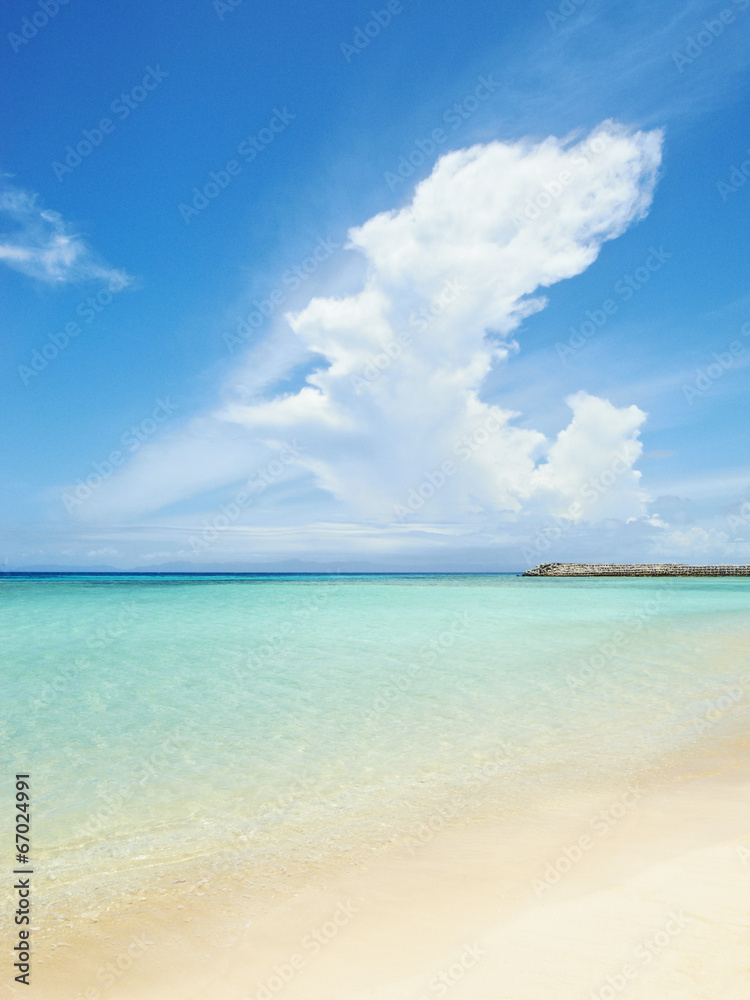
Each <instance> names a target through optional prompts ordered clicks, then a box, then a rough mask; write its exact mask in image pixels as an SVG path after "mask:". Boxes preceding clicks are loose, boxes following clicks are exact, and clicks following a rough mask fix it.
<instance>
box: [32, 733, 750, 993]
mask: <svg viewBox="0 0 750 1000" xmlns="http://www.w3.org/2000/svg"><path fill="white" fill-rule="evenodd" d="M722 728H723V729H724V730H725V731H724V732H723V733H722V734H721V735H720V734H718V733H717V739H716V741H715V746H714V747H713V749H711V751H710V755H709V756H706V755H705V754H702V755H701V756H687V757H685V758H683V759H682V760H681V761H679V762H673V763H672V764H670V765H669V766H667V768H666V769H664V770H662V771H655V772H653V773H652V775H651V782H652V783H649V782H648V780H645V781H644V782H642V783H641V784H640V785H638V784H636V787H635V789H634V788H632V787H631V783H630V782H627V783H623V784H621V785H619V786H618V785H617V784H616V783H615V784H614V785H612V787H610V788H609V789H607V790H605V789H600V790H599V792H597V793H589V794H586V793H582V792H580V791H575V792H569V791H564V790H563V791H560V792H559V793H558V794H557V795H555V796H552V797H551V798H549V799H547V800H546V801H544V802H538V803H536V804H535V805H534V806H533V807H531V808H527V809H526V810H524V811H523V812H522V813H520V814H518V815H516V816H510V817H505V818H503V819H490V820H488V819H482V820H476V821H471V820H469V821H468V822H463V823H455V824H451V825H448V826H446V827H445V828H444V829H442V830H437V831H435V832H434V833H433V834H432V835H430V836H429V837H426V838H425V840H424V842H423V843H419V844H417V845H416V846H415V845H414V844H412V845H404V844H403V843H400V844H395V845H393V846H392V847H389V848H387V849H384V850H381V851H379V852H376V853H374V854H372V855H371V856H370V857H369V858H359V859H354V863H352V861H351V860H350V861H349V862H347V861H346V860H345V859H343V858H340V859H333V860H332V861H329V862H327V863H323V864H320V865H318V866H317V868H316V866H314V865H313V866H311V867H310V868H309V869H308V870H307V871H305V872H303V873H294V872H292V871H288V872H284V871H283V870H282V871H279V872H277V873H276V875H275V876H274V877H269V878H267V879H262V880H251V879H249V878H247V877H246V876H241V875H240V873H239V872H231V871H228V872H227V875H226V878H225V879H223V880H222V879H214V880H212V879H209V878H206V879H205V880H202V881H201V880H198V881H197V882H194V883H192V884H189V883H188V880H185V881H184V882H183V886H181V887H180V886H178V883H179V881H180V873H179V872H177V871H175V872H173V873H172V877H171V878H169V879H160V880H158V882H157V883H156V884H155V885H154V886H153V888H152V889H151V890H143V889H141V891H139V892H137V893H133V895H132V896H131V898H130V899H129V900H124V901H123V902H124V903H125V904H126V905H124V906H123V907H122V909H121V911H120V912H119V913H116V914H115V913H113V914H110V915H107V914H99V915H94V914H89V915H88V920H87V915H86V914H85V913H84V914H82V921H83V923H84V924H86V926H85V927H83V926H80V925H79V926H78V927H74V926H72V925H68V927H67V928H66V930H65V931H63V928H59V930H60V931H61V932H62V933H61V934H60V938H59V939H58V940H57V941H55V942H48V944H47V946H46V949H47V950H45V951H38V952H37V955H36V960H35V963H34V979H33V984H34V995H35V996H37V997H40V998H43V1000H47V998H49V1000H52V998H55V1000H58V998H59V997H60V996H65V998H66V1000H67V998H71V1000H72V998H85V1000H105V998H106V1000H110V998H111V1000H120V998H122V1000H136V998H140V1000H152V998H153V1000H157V998H158V1000H177V998H178V997H179V998H180V1000H190V998H193V997H195V998H196V1000H198V997H202V996H206V995H208V994H210V995H212V996H214V997H216V998H217V1000H268V998H269V997H273V996H276V995H277V994H280V995H282V996H283V997H284V998H285V1000H331V998H336V1000H339V998H340V1000H364V998H365V997H367V998H372V1000H421V998H422V997H424V998H425V1000H427V998H429V997H437V996H440V995H442V994H441V993H440V991H439V986H440V984H441V982H442V981H441V980H440V978H439V977H440V974H441V972H443V971H445V969H450V968H451V967H453V966H455V968H454V969H453V972H454V978H455V982H453V981H451V982H449V983H448V986H449V987H450V990H451V997H452V998H453V997H455V1000H464V998H465V1000H485V998H486V1000H494V998H495V997H496V996H497V987H498V985H499V984H502V985H503V988H504V989H507V990H510V992H511V994H512V995H513V996H514V1000H534V998H536V997H539V996H547V995H549V996H550V997H552V996H554V997H555V998H556V1000H568V998H570V1000H576V998H578V997H582V998H586V1000H588V998H589V996H591V997H597V996H599V995H601V994H599V993H598V991H599V986H598V985H597V984H600V985H602V986H606V985H607V979H606V977H607V976H610V977H611V978H615V979H616V981H617V982H620V979H617V978H616V977H618V976H619V977H624V976H625V973H624V972H623V971H621V967H622V968H624V966H625V965H626V964H628V962H626V961H625V958H628V961H629V962H630V964H631V965H632V960H633V955H634V949H635V948H637V947H641V948H645V945H644V944H643V942H648V941H650V940H652V939H653V940H656V935H659V934H660V935H661V937H659V940H660V941H662V940H664V941H665V944H664V947H659V948H657V952H658V954H656V953H655V957H654V959H653V961H652V960H648V961H645V960H644V961H643V963H642V965H643V967H642V968H640V967H638V968H637V973H638V974H637V976H636V977H635V978H634V979H633V981H632V983H631V982H630V981H629V980H628V996H632V997H633V998H634V1000H635V998H641V997H642V998H644V1000H664V998H668V997H672V996H674V997H675V998H677V997H678V996H679V997H680V1000H693V998H695V1000H698V998H701V997H704V996H705V995H706V993H705V992H703V993H702V992H700V989H706V988H709V989H715V981H714V979H713V978H711V977H713V976H716V975H718V974H719V971H720V969H719V966H721V967H722V968H729V967H731V966H732V963H733V962H734V963H735V965H737V968H739V965H738V963H741V956H740V951H741V949H740V945H739V943H736V944H732V945H731V947H728V946H727V941H726V938H727V935H729V936H730V937H731V934H732V933H734V929H735V928H736V927H745V926H747V925H748V924H750V893H748V892H747V889H748V888H750V863H748V859H749V858H750V752H749V748H748V745H747V741H746V739H745V738H744V733H743V731H742V727H741V725H740V724H739V721H738V723H737V725H732V726H731V728H728V727H727V726H726V725H724V726H722ZM644 778H647V776H644ZM743 850H744V851H745V853H744V854H743ZM556 875H558V876H559V878H556V877H555V876H556ZM174 876H177V878H175V877H174ZM170 882H171V886H169V883H170ZM170 888H171V891H170ZM178 888H183V889H184V891H183V892H175V890H177V889H178ZM742 894H744V895H742ZM675 908H677V910H676V911H675V912H679V909H680V908H682V910H684V912H685V913H686V914H687V918H686V919H687V923H686V922H685V921H683V923H684V926H683V927H682V928H681V929H680V933H679V935H677V934H675V935H670V937H669V940H668V941H666V939H664V934H667V933H668V931H666V930H664V928H665V927H666V921H667V920H668V919H673V918H670V917H669V913H670V912H671V911H672V910H675ZM722 914H723V916H722ZM731 914H733V916H731V917H730V915H731ZM708 917H710V918H711V919H710V920H708ZM707 921H708V922H707ZM670 926H672V928H673V929H674V926H675V925H674V924H673V925H670ZM649 934H650V935H651V937H649V936H648V935H649ZM717 936H719V937H720V938H721V941H719V942H715V941H714V938H717ZM63 937H64V938H65V940H62V938H63ZM672 938H674V940H672ZM572 940H575V941H576V942H577V944H576V949H577V952H576V954H577V955H578V959H577V960H576V961H573V958H572V957H571V953H570V944H571V941H572ZM732 940H734V939H732ZM623 942H628V944H627V947H624V945H623ZM719 945H720V947H719ZM472 949H473V950H472ZM537 953H539V954H537ZM623 954H625V958H622V959H621V956H622V955H623ZM712 954H714V955H715V959H716V961H715V963H713V959H712V958H711V955H712ZM696 955H698V957H699V958H700V962H699V965H700V968H698V969H697V971H694V972H693V973H690V972H689V969H690V968H692V967H693V966H695V962H696ZM446 956H447V957H448V958H450V957H451V956H453V957H454V958H455V962H454V963H451V962H448V961H447V957H446ZM462 956H463V957H462ZM542 956H544V957H543V960H542ZM480 958H481V961H480ZM657 958H658V959H659V960H658V961H657V960H656V959H657ZM462 962H463V963H464V965H461V963H462ZM618 962H619V964H618ZM456 963H457V964H456ZM472 963H473V964H472ZM540 963H541V966H544V969H546V970H547V971H546V972H545V971H544V969H542V970H541V971H540ZM576 963H577V964H576ZM701 963H702V964H701ZM712 963H713V964H712ZM459 966H461V968H463V972H462V973H461V975H460V977H459V976H458V968H459ZM464 966H465V967H464ZM560 968H565V969H566V970H567V971H566V972H565V975H564V977H563V982H562V983H561V982H560V977H559V975H558V971H559V969H560ZM599 969H600V970H601V975H600V974H599V972H597V971H596V970H599ZM445 974H446V975H447V976H448V977H449V980H450V977H451V974H450V972H449V971H448V972H446V973H445ZM675 975H677V976H678V979H677V980H676V981H679V982H680V983H681V986H680V989H679V990H677V991H676V992H669V990H670V989H671V990H673V991H674V990H675V987H674V986H669V983H670V982H671V979H670V977H673V976H675ZM690 975H693V976H694V980H695V989H694V988H693V985H691V982H690V978H689V977H690ZM722 975H724V973H722ZM738 975H739V973H738ZM284 976H288V977H289V978H288V980H284ZM597 976H599V978H598V979H597ZM686 976H687V977H688V978H687V979H686V978H685V977H686ZM436 977H437V978H436ZM456 977H458V978H456ZM540 977H541V978H540ZM545 977H547V978H545ZM654 977H656V978H654ZM660 977H661V978H660ZM626 978H627V977H626ZM724 978H725V980H726V982H725V984H724V986H723V987H722V990H721V992H720V995H721V996H722V1000H734V997H735V996H736V997H737V1000H739V998H740V996H742V995H744V994H742V993H741V992H740V991H741V990H743V989H744V981H743V980H742V979H741V977H740V978H738V979H737V983H736V984H734V983H733V982H731V981H730V980H728V979H726V975H725V976H724ZM277 980H278V982H277ZM433 980H434V982H433ZM431 983H432V986H431V985H430V984H431ZM61 984H64V985H65V987H66V989H65V992H64V993H61ZM269 984H270V985H269ZM279 984H280V987H279V989H274V987H275V986H278V985H279ZM649 984H650V985H649ZM701 984H702V985H701ZM444 985H445V984H444ZM568 986H569V987H570V988H569V989H568ZM19 990H20V987H19ZM264 990H265V992H264ZM586 990H588V992H586ZM644 990H645V992H644ZM649 990H651V992H649ZM733 990H735V992H733ZM535 991H536V992H535ZM547 991H548V992H547ZM665 991H666V992H665ZM19 995H22V994H20V992H19ZM615 995H618V994H615ZM717 995H719V994H717ZM606 997H607V992H606V990H605V991H604V994H603V995H601V1000H606Z"/></svg>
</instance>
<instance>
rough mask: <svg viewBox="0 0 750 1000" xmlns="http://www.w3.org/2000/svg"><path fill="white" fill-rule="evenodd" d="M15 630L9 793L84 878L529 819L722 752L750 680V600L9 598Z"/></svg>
mask: <svg viewBox="0 0 750 1000" xmlns="http://www.w3.org/2000/svg"><path fill="white" fill-rule="evenodd" d="M0 625H1V627H2V634H3V636H4V640H3V646H4V652H3V668H2V676H3V686H4V688H5V692H6V697H5V698H4V699H3V706H2V710H1V711H2V717H1V719H0V722H1V729H0V735H1V737H2V743H3V747H2V750H3V756H4V757H5V759H6V760H7V761H8V762H9V766H8V768H7V769H6V773H8V771H9V770H11V769H15V770H22V771H29V772H30V773H31V775H32V791H33V796H34V808H35V811H34V823H33V830H34V840H33V844H34V853H35V856H36V858H37V859H39V860H40V861H42V862H44V863H45V864H46V865H47V867H48V870H50V871H57V872H58V873H59V874H61V875H63V876H64V875H65V872H66V871H67V870H68V868H69V867H70V869H71V870H72V869H73V868H77V870H78V871H80V870H81V866H82V865H83V864H85V865H86V866H87V868H88V869H89V870H95V869H96V868H97V866H106V867H107V868H108V869H109V870H110V871H112V870H116V869H117V868H118V867H122V868H126V867H127V866H128V865H130V864H132V863H133V862H134V861H135V860H138V861H139V862H142V863H147V862H149V861H152V860H153V861H157V862H158V861H159V860H167V859H175V858H188V857H196V856H210V855H212V854H213V853H215V852H217V851H220V850H221V849H223V848H226V847H229V848H230V849H231V850H232V851H233V852H234V853H235V856H237V857H239V856H240V855H241V856H242V857H243V858H246V859H248V860H250V861H252V860H253V859H262V858H265V859H276V861H277V862H278V863H283V861H284V859H285V858H287V857H288V856H291V854H292V853H294V852H297V853H299V852H301V853H302V854H303V855H305V856H306V857H308V858H311V857H320V856H323V855H325V853H326V852H327V851H331V850H336V849H344V848H345V847H346V846H347V845H348V844H350V843H352V842H354V841H355V840H358V839H359V840H368V841H372V842H373V843H374V842H377V841H379V840H380V841H383V840H387V839H388V838H389V837H392V836H397V835H398V834H399V832H403V831H404V829H407V830H408V828H409V826H408V824H409V823H410V822H416V821H417V819H418V817H420V816H424V815H429V811H430V810H434V809H435V808H438V807H439V804H440V803H446V802H448V803H451V802H452V803H454V804H455V810H454V812H456V814H461V815H479V814H481V813H483V812H484V813H489V812H492V811H498V810H502V809H508V808H513V806H514V804H515V803H519V802H521V801H522V800H525V798H528V797H529V796H531V797H533V795H534V794H535V790H537V789H541V788H542V787H550V786H555V785H556V784H558V785H559V784H561V783H578V784H579V785H586V784H588V783H591V782H595V781H598V780H599V779H602V780H603V779H606V778H608V777H609V776H612V775H617V774H623V773H626V772H628V771H637V769H638V767H639V766H641V765H642V764H643V763H653V762H654V761H659V760H667V759H669V758H670V755H673V754H675V753H679V752H681V751H683V750H685V749H689V748H691V747H693V746H694V745H696V744H697V743H700V742H701V741H706V740H710V738H711V733H712V731H713V730H712V726H711V725H709V726H708V727H707V728H706V729H705V731H703V732H701V731H699V729H698V728H697V727H696V725H695V720H696V719H699V720H701V719H706V717H707V713H709V714H710V713H712V712H713V715H712V719H711V722H712V723H713V722H715V721H721V720H722V719H726V718H730V717H731V713H732V712H739V711H743V710H744V707H745V706H744V701H743V700H742V697H743V692H744V690H745V689H744V688H740V689H736V690H740V696H738V697H736V698H735V699H734V700H731V699H727V696H726V695H725V689H726V686H727V685H731V684H732V683H735V684H736V681H737V678H738V677H740V676H741V675H742V674H743V672H744V673H750V671H749V670H748V668H747V667H746V666H744V663H743V660H742V657H741V651H742V647H743V643H744V641H745V636H746V634H747V628H748V625H750V580H744V579H678V580H663V579H662V580H659V579H604V580H603V579H588V580H587V579H570V580H565V579H561V580H545V579H525V578H520V577H515V576H408V577H405V576H349V577H314V576H297V577H291V576H286V577H284V576H275V577H262V576H255V577H236V576H231V577H221V576H213V577H191V576H184V577H179V576H169V577H143V576H132V577H125V576H111V577H103V576H90V577H84V576H79V577H66V576H59V577H45V578H34V577H26V578H5V579H1V580H0ZM743 667H744V670H743ZM722 697H723V698H724V699H725V701H724V702H721V704H722V705H724V708H719V709H717V708H716V706H717V705H719V704H720V702H719V701H718V700H717V699H721V698H722ZM725 703H726V704H725ZM714 729H715V727H714ZM405 823H406V827H405V826H404V824H405Z"/></svg>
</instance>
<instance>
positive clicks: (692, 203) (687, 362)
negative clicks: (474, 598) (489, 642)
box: [0, 0, 750, 570]
mask: <svg viewBox="0 0 750 1000" xmlns="http://www.w3.org/2000/svg"><path fill="white" fill-rule="evenodd" d="M45 9H46V13H45ZM373 12H375V15H376V16H374V15H373ZM722 12H723V13H722ZM2 18H3V29H2V43H3V44H4V45H5V56H4V59H3V60H2V70H1V72H2V76H3V79H2V83H3V93H4V94H5V96H6V100H5V101H4V102H3V107H2V110H1V111H0V114H2V136H3V145H2V159H1V160H0V171H2V175H3V176H2V187H0V207H1V208H2V213H0V234H1V235H0V288H1V290H2V291H1V294H2V305H3V338H2V343H3V354H2V361H3V363H2V368H1V374H0V378H2V405H3V408H4V419H3V431H4V433H3V446H2V466H1V469H2V471H1V476H2V485H1V493H0V495H1V496H2V510H3V522H4V526H3V527H4V530H3V546H2V551H1V552H0V555H2V557H3V558H4V559H5V562H6V565H7V566H8V567H9V568H23V567H32V566H44V565H54V566H71V567H73V566H80V567H86V566H115V567H118V568H131V567H137V568H150V567H154V566H161V565H165V564H166V565H173V564H174V565H177V564H181V563H190V564H193V565H195V566H196V567H200V566H208V565H221V564H227V565H228V564H232V565H235V564H243V565H247V566H253V565H258V566H261V565H263V566H265V565H276V564H279V565H282V564H286V562H287V561H288V560H295V559H298V560H302V561H303V562H304V563H305V564H308V563H309V564H310V565H312V564H320V565H334V564H335V565H343V564H346V565H352V566H353V565H363V566H364V565H370V566H373V567H378V568H384V569H391V568H393V569H431V568H437V569H456V570H461V569H476V568H479V569H488V570H491V569H518V568H526V565H528V564H529V563H530V562H538V561H550V560H554V559H561V560H562V559H594V558H596V559H600V558H609V559H618V560H621V561H627V560H640V559H646V558H648V559H654V560H659V561H662V560H667V559H668V560H674V561H680V562H705V561H719V562H750V503H748V501H750V461H748V448H747V445H748V435H749V433H750V432H749V431H748V422H747V415H748V406H747V402H746V394H747V379H748V370H749V369H748V359H750V326H746V324H748V323H749V322H750V293H749V292H748V285H747V249H746V248H747V231H748V218H749V215H750V213H749V211H748V209H749V205H750V184H747V183H746V179H747V176H748V175H749V174H750V162H749V161H750V116H749V115H748V112H747V107H748V101H747V98H748V80H747V73H746V71H747V63H748V51H749V50H748V44H747V42H748V34H749V32H748V28H749V27H750V2H747V0H739V2H735V0H727V2H726V3H723V4H722V3H702V2H693V3H671V2H668V3H661V4H658V5H654V4H648V3H627V4H626V3H612V2H610V3H606V4H605V3H601V2H596V0H585V2H583V3H580V4H577V5H576V4H574V3H573V2H572V0H568V2H565V0H564V2H563V3H562V4H560V5H552V4H545V3H535V2H525V3H523V4H521V3H511V4H504V5H501V4H489V3H484V2H476V3H472V4H471V5H466V6H460V7H459V6H458V5H456V4H448V3H446V2H442V0H435V2H433V3H431V4H429V5H427V4H424V3H419V2H403V3H398V2H396V0H393V2H392V3H391V4H390V5H388V4H377V5H375V6H374V7H373V6H372V5H371V4H357V3H349V2H346V3H344V2H339V3H325V4H324V3H320V2H312V3H309V4H305V5H301V4H291V3H284V2H281V3H277V4H274V5H265V6H262V5H259V4H257V3H253V2H251V0H242V2H240V3H238V4H235V5H229V4H224V3H221V2H220V3H216V4H213V3H211V2H209V0H206V2H204V3H199V4H195V5H192V7H191V9H190V10H189V11H186V10H175V9H173V7H172V5H168V4H165V3H161V2H156V3H154V2H151V3H148V4H146V3H140V2H134V3H131V4H128V5H127V6H126V7H124V6H120V7H116V6H110V5H106V6H100V7H97V6H94V5H91V4H85V3H82V2H79V0H68V2H67V3H65V4H58V3H56V2H52V0H50V2H49V3H47V4H46V8H45V5H44V4H41V3H36V4H35V3H24V4H21V5H14V6H13V8H12V9H10V8H9V9H6V10H4V12H3V14H2ZM367 32H369V34H368V33H367ZM365 40H368V41H367V44H366V45H365V44H363V43H364V41H365ZM592 136H593V137H598V138H597V139H592V138H591V137H592ZM600 147H601V148H600ZM450 153H453V154H454V156H453V157H451V156H447V158H445V159H443V160H440V157H445V156H446V154H450ZM581 156H583V157H584V160H583V161H582V160H581ZM66 157H67V159H66ZM576 157H577V159H576ZM582 162H586V163H587V165H586V166H585V167H576V163H579V164H580V163H582ZM743 162H744V163H745V165H746V173H743V170H742V164H743ZM399 168H400V174H399ZM561 172H566V177H567V176H568V175H570V177H571V180H570V181H569V182H566V183H562V182H560V181H559V176H560V175H561ZM556 184H559V186H560V192H558V191H557V187H556V186H555V185H556ZM206 185H208V188H207V189H206ZM417 185H421V186H420V187H419V188H417ZM415 192H417V198H416V200H415ZM419 192H421V194H419ZM543 192H547V194H548V195H549V198H548V199H547V198H546V196H545V195H544V194H543ZM550 192H551V193H550ZM506 194H507V197H506ZM540 195H541V196H542V197H541V199H540ZM509 199H510V200H509ZM513 199H515V200H513ZM540 205H541V207H540ZM592 206H593V207H592ZM381 213H390V214H387V215H385V216H383V215H381ZM535 213H536V215H537V216H538V218H534V217H533V216H535ZM530 216H531V217H530ZM368 220H372V221H371V222H369V221H368ZM366 223H367V225H365V224H366ZM513 238H516V239H517V242H516V243H514V244H513V246H512V247H510V248H509V244H510V243H511V242H512V240H513ZM351 244H354V245H353V246H352V245H351ZM347 246H349V247H350V248H349V249H347ZM480 247H483V249H482V250H481V251H480V250H479V249H477V248H480ZM475 249H476V259H475ZM295 269H297V270H296V272H295ZM475 278H476V280H474V279H475ZM451 282H453V285H452V286H451V287H452V289H453V290H452V291H451V288H449V285H450V283H451ZM446 289H447V291H446ZM542 298H543V299H544V302H542V301H541V299H542ZM449 299H454V300H455V302H453V301H451V302H449V301H448V300H449ZM530 302H533V303H534V304H533V305H529V303H530ZM256 303H259V304H260V307H261V308H260V313H258V314H257V315H256V316H255V319H254V320H253V322H252V325H245V326H244V327H239V329H240V331H241V332H240V334H238V324H239V323H240V321H241V320H242V319H243V318H244V319H247V318H248V317H250V316H251V315H253V313H254V312H256V310H257V305H256ZM607 303H608V312H607V311H605V304H607ZM264 309H265V312H266V313H268V315H265V316H264V315H263V311H264ZM425 309H426V310H427V312H426V313H420V310H425ZM433 314H434V315H433ZM589 314H590V315H589ZM415 315H416V316H419V315H423V316H424V315H426V316H428V317H429V322H425V324H424V326H420V325H419V321H418V320H414V321H412V320H413V318H414V317H415ZM590 316H592V317H593V319H591V318H590ZM597 320H598V321H599V322H597ZM587 321H588V324H589V325H588V326H584V329H583V332H581V326H582V324H585V323H586V322H587ZM70 324H74V326H70ZM76 324H77V325H76ZM66 325H68V333H67V334H65V330H66ZM71 331H75V332H74V333H71ZM586 333H588V334H589V335H588V336H586V335H585V334H586ZM400 336H401V337H403V338H404V342H403V343H402V342H400V341H399V340H398V338H399V337H400ZM66 337H67V339H68V342H67V344H66ZM55 339H56V341H57V345H58V346H57V347H55V346H54V343H53V341H54V340H55ZM394 344H395V345H397V346H393V345H394ZM49 345H52V346H49ZM61 345H62V346H61ZM389 345H390V347H389ZM45 348H46V355H47V356H46V357H45V356H44V355H42V354H41V353H36V354H35V352H42V351H43V350H44V349H45ZM387 348H389V349H390V354H389V353H388V350H387ZM384 352H385V353H384ZM714 355H718V360H717V359H715V357H714ZM35 358H36V369H35V368H34V365H33V363H32V362H33V361H34V359H35ZM376 358H380V364H381V365H382V366H383V367H382V368H377V367H373V365H375V359H376ZM45 362H46V363H45ZM368 365H370V367H369V368H368V367H367V366H368ZM37 369H38V370H37ZM368 373H369V376H370V377H369V378H368ZM373 376H375V377H373ZM357 380H359V382H358V381H357ZM485 438H486V439H487V440H486V441H485ZM461 440H463V441H464V443H466V441H467V440H468V442H469V445H470V447H469V452H468V453H467V454H468V457H467V458H466V460H464V458H463V452H462V451H461V450H460V448H461V446H460V441H461ZM113 453H115V455H116V456H117V457H116V458H115V459H114V460H113V461H111V457H112V455H113ZM618 455H619V456H621V458H620V459H619V460H618V457H617V456H618ZM446 461H447V462H449V463H451V469H452V471H447V472H446V471H442V472H441V469H442V466H443V463H444V462H446ZM613 462H615V463H618V464H616V467H615V471H614V473H612V471H611V469H612V463H613ZM602 475H603V476H604V480H602ZM441 476H442V481H441ZM609 479H612V480H613V481H612V482H611V483H609V482H608V480H609ZM87 483H88V487H87V486H86V484H87ZM592 483H593V490H594V493H595V494H596V499H595V500H591V501H587V499H586V497H591V490H592ZM76 490H77V492H76ZM420 500H421V502H420Z"/></svg>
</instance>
